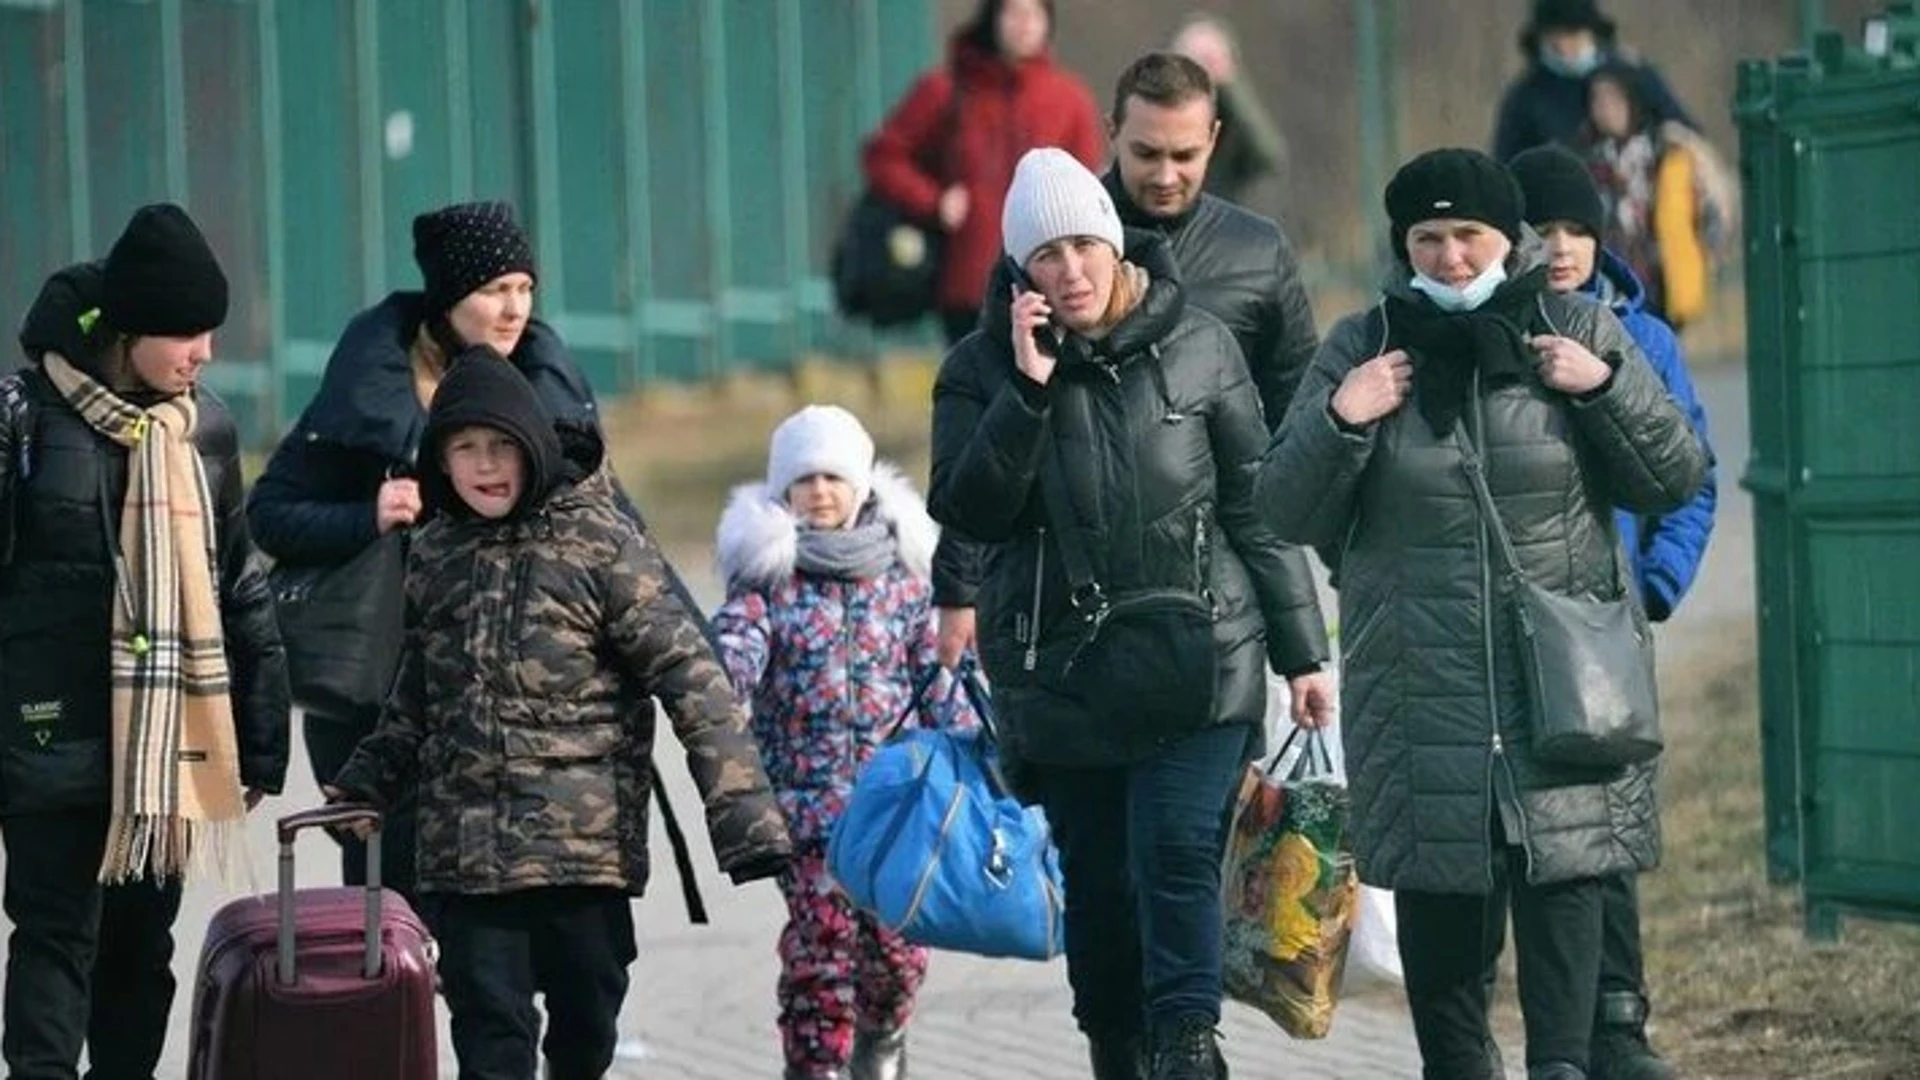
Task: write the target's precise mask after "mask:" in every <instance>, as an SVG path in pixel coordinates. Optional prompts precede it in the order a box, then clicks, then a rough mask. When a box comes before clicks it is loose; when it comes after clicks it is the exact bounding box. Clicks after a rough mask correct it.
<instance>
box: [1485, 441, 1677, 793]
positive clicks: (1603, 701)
mask: <svg viewBox="0 0 1920 1080" xmlns="http://www.w3.org/2000/svg"><path fill="white" fill-rule="evenodd" d="M1455 438H1456V439H1457V440H1458V441H1459V444H1460V454H1461V462H1462V464H1463V466H1464V467H1465V468H1466V471H1467V480H1468V481H1469V482H1470V484H1471V485H1472V487H1473V494H1474V497H1475V499H1476V500H1477V501H1478V502H1479V503H1480V514H1481V517H1482V518H1483V520H1485V522H1486V525H1487V530H1488V531H1489V532H1491V533H1492V534H1493V538H1494V541H1495V545H1496V546H1497V547H1498V549H1499V553H1500V560H1501V562H1503V563H1505V564H1506V565H1505V566H1504V567H1502V569H1501V579H1502V580H1501V585H1500V593H1501V596H1502V599H1503V600H1504V601H1505V602H1506V604H1507V605H1508V607H1509V608H1510V609H1511V610H1512V613H1513V618H1514V622H1515V624H1516V626H1517V627H1518V631H1519V633H1518V638H1519V653H1520V676H1521V682H1522V683H1523V684H1524V686H1525V688H1526V696H1527V711H1528V717H1527V721H1528V723H1529V725H1530V726H1531V732H1532V738H1533V751H1534V753H1535V754H1536V755H1538V756H1539V757H1540V758H1541V760H1543V761H1554V762H1559V763H1561V764H1565V765H1584V766H1621V765H1632V764H1636V763H1638V762H1642V761H1647V760H1649V759H1651V758H1653V757H1654V756H1656V755H1658V754H1659V753H1660V749H1661V739H1660V701H1659V693H1658V691H1657V689H1656V688H1655V684H1654V676H1653V634H1652V632H1651V631H1650V630H1649V629H1648V624H1647V617H1646V615H1645V614H1644V613H1643V612H1642V611H1641V608H1640V604H1639V602H1638V601H1636V600H1635V599H1634V598H1633V593H1632V592H1631V591H1630V590H1629V589H1628V587H1627V584H1626V580H1625V578H1624V576H1623V567H1622V566H1621V562H1622V560H1621V557H1620V552H1619V548H1618V545H1617V544H1616V545H1615V550H1614V556H1613V566H1614V578H1615V580H1616V582H1618V584H1619V598H1618V599H1615V600H1600V599H1595V598H1593V597H1589V596H1562V595H1560V594H1559V593H1556V592H1554V591H1553V590H1551V589H1548V588H1545V587H1544V586H1541V585H1537V584H1535V583H1534V582H1532V581H1529V580H1527V576H1526V574H1525V573H1524V572H1522V571H1521V569H1520V560H1519V557H1518V555H1517V554H1516V553H1515V551H1514V548H1513V538H1512V537H1511V536H1510V535H1509V534H1508V533H1507V527H1506V524H1505V523H1504V522H1502V521H1501V520H1500V511H1499V509H1498V508H1497V507H1495V505H1494V502H1493V492H1492V491H1490V490H1489V489H1488V488H1487V477H1486V466H1485V463H1484V461H1483V460H1482V459H1481V456H1480V451H1479V448H1478V447H1477V446H1475V445H1474V440H1473V439H1472V438H1469V437H1467V436H1464V435H1461V434H1460V432H1459V430H1458V429H1457V428H1456V429H1455Z"/></svg>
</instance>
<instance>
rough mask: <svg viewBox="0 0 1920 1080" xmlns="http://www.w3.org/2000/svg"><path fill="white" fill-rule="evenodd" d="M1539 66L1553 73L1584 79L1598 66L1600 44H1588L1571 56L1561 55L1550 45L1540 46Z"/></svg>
mask: <svg viewBox="0 0 1920 1080" xmlns="http://www.w3.org/2000/svg"><path fill="white" fill-rule="evenodd" d="M1540 66H1541V67H1544V68H1546V69H1547V70H1548V71H1551V72H1553V73H1554V74H1555V75H1564V76H1566V77H1567V78H1569V79H1584V78H1586V77H1587V76H1589V75H1591V74H1593V72H1594V69H1596V68H1598V67H1599V66H1600V46H1598V45H1588V46H1587V47H1586V48H1584V49H1582V50H1580V51H1579V52H1577V53H1575V54H1574V55H1572V56H1561V55H1560V54H1559V53H1557V52H1555V51H1553V49H1552V48H1551V47H1550V46H1547V45H1542V46H1540Z"/></svg>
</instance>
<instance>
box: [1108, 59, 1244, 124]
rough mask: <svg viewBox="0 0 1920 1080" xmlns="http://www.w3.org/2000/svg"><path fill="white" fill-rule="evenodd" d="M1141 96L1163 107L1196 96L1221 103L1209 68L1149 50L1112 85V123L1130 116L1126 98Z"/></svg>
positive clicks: (1180, 102) (1183, 101)
mask: <svg viewBox="0 0 1920 1080" xmlns="http://www.w3.org/2000/svg"><path fill="white" fill-rule="evenodd" d="M1135 97H1137V98H1139V99H1140V100H1142V101H1146V102H1150V103H1152V104H1154V105H1158V106H1160V107H1161V108H1163V109H1172V108H1178V107H1179V106H1181V105H1185V104H1186V103H1187V102H1189V101H1192V100H1194V99H1195V98H1206V99H1207V101H1208V102H1212V103H1215V108H1216V110H1217V109H1218V104H1217V102H1216V99H1215V96H1214V89H1213V79H1212V78H1211V77H1210V76H1208V75H1207V69H1206V68H1203V67H1201V66H1200V65H1199V64H1198V63H1195V62H1194V61H1193V60H1192V59H1191V58H1189V57H1185V56H1182V55H1180V54H1179V53H1174V52H1150V53H1148V54H1147V55H1145V56H1143V57H1141V58H1140V59H1138V60H1135V61H1134V62H1133V63H1131V64H1128V65H1127V70H1125V71H1123V72H1121V73H1120V81H1119V83H1118V84H1116V85H1115V86H1114V88H1113V126H1115V127H1119V126H1120V124H1121V123H1122V122H1123V121H1124V120H1125V119H1126V117H1127V99H1128V98H1135Z"/></svg>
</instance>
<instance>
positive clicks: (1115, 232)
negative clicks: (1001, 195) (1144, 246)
mask: <svg viewBox="0 0 1920 1080" xmlns="http://www.w3.org/2000/svg"><path fill="white" fill-rule="evenodd" d="M1067 236H1091V237H1095V238H1097V239H1100V240H1105V241H1106V242H1107V243H1109V244H1112V245H1113V250H1114V252H1115V253H1116V254H1119V255H1125V254H1126V253H1127V250H1126V241H1125V239H1124V234H1123V231H1122V229H1121V226H1120V214H1119V212H1118V211H1116V210H1115V209H1114V208H1113V198H1112V196H1110V195H1108V194H1107V189H1106V187H1105V186H1103V185H1102V184H1101V183H1100V178H1099V177H1097V176H1095V175H1093V173H1091V172H1089V171H1088V170H1087V167H1086V166H1085V165H1082V164H1080V162H1079V160H1078V159H1076V158H1075V157H1074V156H1073V155H1072V154H1069V153H1067V152H1066V151H1065V150H1061V149H1059V148H1058V147H1053V146H1042V147H1039V148H1037V149H1034V150H1029V151H1027V152H1026V154H1025V155H1023V156H1022V157H1021V158H1020V164H1019V165H1018V166H1017V167H1016V168H1015V169H1014V170H1013V186H1012V187H1010V188H1008V189H1007V203H1006V208H1005V209H1004V210H1003V211H1001V214H1000V237H1001V240H1002V242H1003V243H1004V245H1005V246H1006V249H1007V254H1008V255H1010V256H1012V257H1013V261H1014V262H1016V263H1018V264H1019V265H1021V266H1022V267H1024V266H1026V265H1027V260H1028V259H1031V258H1032V257H1033V253H1034V252H1035V251H1038V250H1039V249H1040V248H1041V247H1043V246H1044V245H1047V244H1050V243H1052V242H1053V241H1055V240H1059V239H1061V238H1062V237H1067Z"/></svg>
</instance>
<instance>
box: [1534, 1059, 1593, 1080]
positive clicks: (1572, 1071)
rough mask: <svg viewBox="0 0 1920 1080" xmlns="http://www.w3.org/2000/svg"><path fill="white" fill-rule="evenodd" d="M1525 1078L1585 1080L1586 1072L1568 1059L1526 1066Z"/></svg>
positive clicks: (1535, 1079) (1536, 1079) (1538, 1079)
mask: <svg viewBox="0 0 1920 1080" xmlns="http://www.w3.org/2000/svg"><path fill="white" fill-rule="evenodd" d="M1527 1080H1587V1074H1586V1073H1585V1072H1584V1071H1582V1070H1581V1068H1580V1066H1578V1065H1575V1064H1573V1063H1572V1062H1570V1061H1549V1062H1547V1063H1546V1064H1545V1065H1529V1066H1527Z"/></svg>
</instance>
